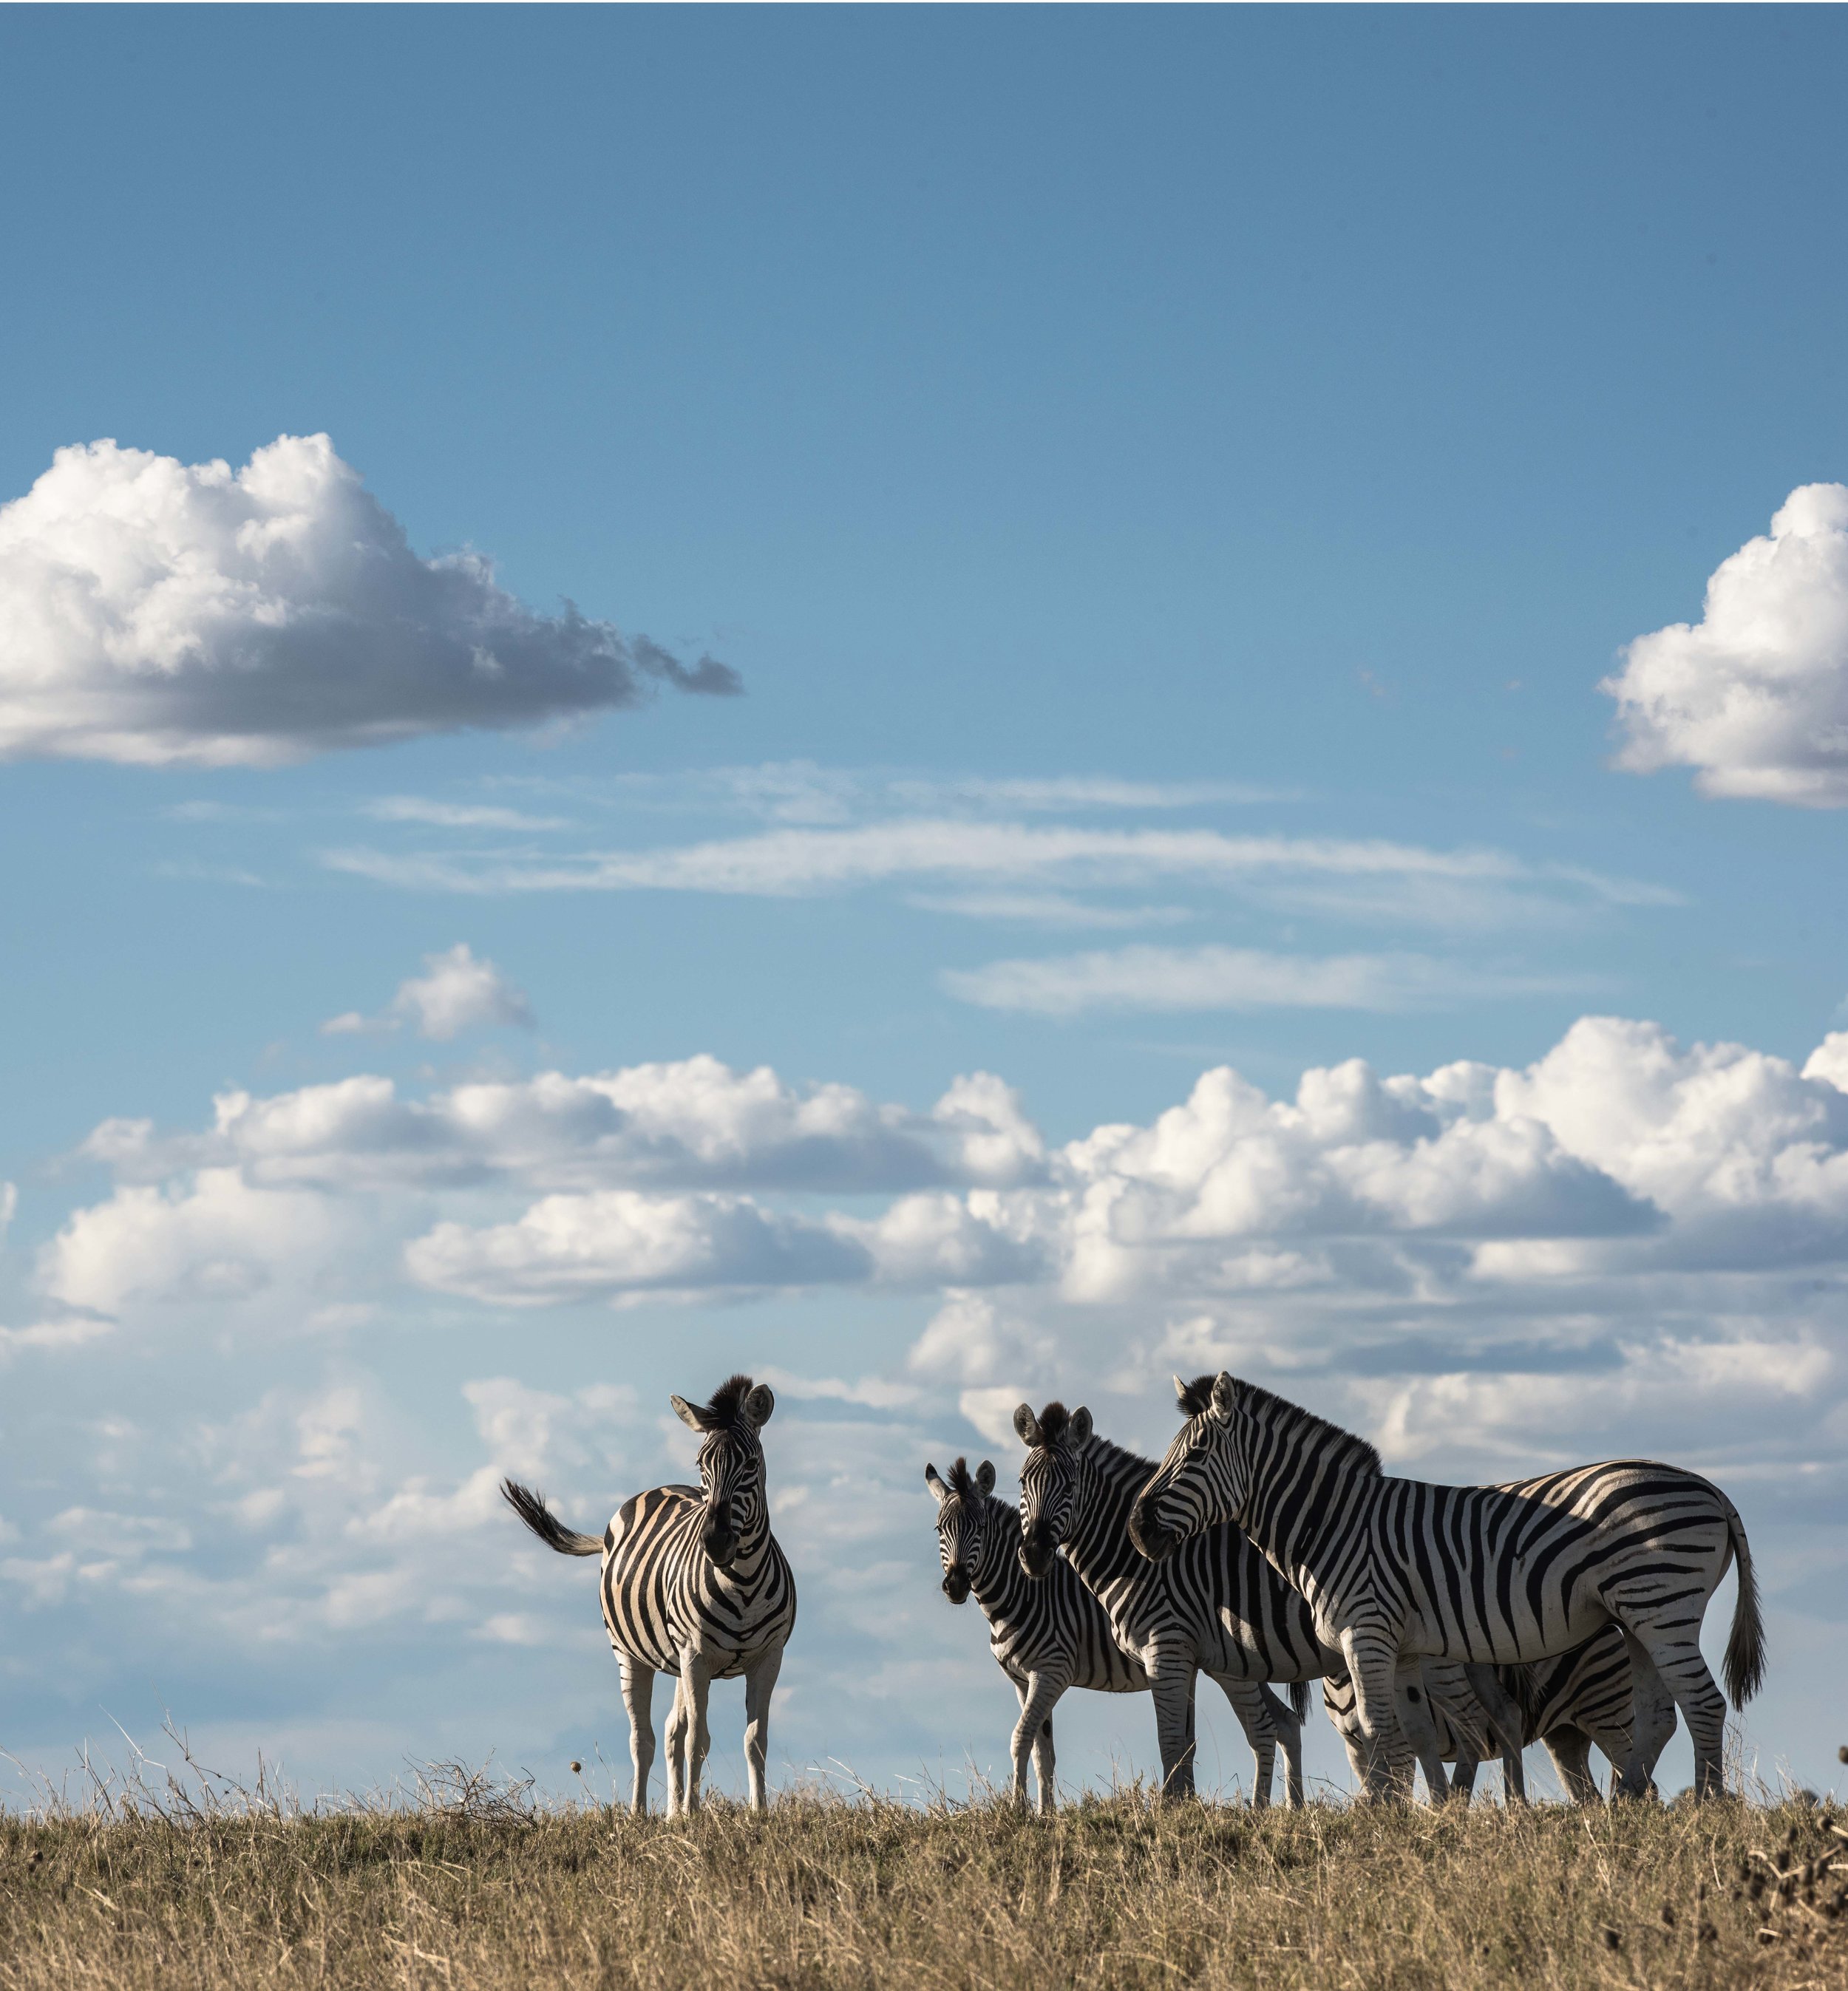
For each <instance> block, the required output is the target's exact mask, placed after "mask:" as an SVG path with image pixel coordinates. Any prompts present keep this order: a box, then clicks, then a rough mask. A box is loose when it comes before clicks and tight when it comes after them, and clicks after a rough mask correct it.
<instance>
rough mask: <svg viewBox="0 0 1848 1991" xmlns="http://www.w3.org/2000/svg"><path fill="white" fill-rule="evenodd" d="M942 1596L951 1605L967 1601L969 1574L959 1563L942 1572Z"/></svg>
mask: <svg viewBox="0 0 1848 1991" xmlns="http://www.w3.org/2000/svg"><path fill="white" fill-rule="evenodd" d="M943 1595H945V1596H946V1597H947V1598H949V1599H950V1602H951V1603H952V1604H967V1602H968V1601H969V1572H968V1571H967V1570H966V1569H965V1568H963V1565H962V1564H960V1563H956V1564H952V1565H951V1567H950V1568H949V1569H947V1570H946V1571H944V1573H943Z"/></svg>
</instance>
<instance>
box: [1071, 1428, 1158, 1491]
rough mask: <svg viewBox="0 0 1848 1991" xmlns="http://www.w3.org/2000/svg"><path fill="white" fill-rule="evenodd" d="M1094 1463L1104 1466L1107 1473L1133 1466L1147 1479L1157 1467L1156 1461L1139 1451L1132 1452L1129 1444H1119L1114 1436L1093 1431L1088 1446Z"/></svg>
mask: <svg viewBox="0 0 1848 1991" xmlns="http://www.w3.org/2000/svg"><path fill="white" fill-rule="evenodd" d="M1086 1449H1087V1450H1088V1451H1089V1453H1090V1455H1091V1459H1092V1462H1093V1464H1095V1465H1099V1466H1100V1467H1102V1468H1103V1471H1104V1472H1105V1473H1106V1475H1107V1474H1108V1473H1110V1472H1111V1471H1112V1469H1114V1468H1118V1467H1127V1468H1133V1469H1134V1470H1135V1471H1136V1472H1138V1473H1140V1474H1141V1475H1142V1477H1143V1478H1144V1479H1147V1477H1148V1476H1149V1475H1150V1474H1151V1472H1154V1469H1155V1461H1154V1459H1152V1458H1144V1457H1143V1456H1142V1455H1141V1452H1131V1451H1130V1448H1129V1447H1128V1446H1127V1445H1119V1444H1118V1443H1117V1441H1116V1440H1115V1439H1114V1438H1105V1437H1103V1435H1101V1434H1100V1433H1099V1432H1096V1431H1093V1432H1092V1434H1091V1442H1090V1444H1089V1446H1088V1447H1087V1448H1086Z"/></svg>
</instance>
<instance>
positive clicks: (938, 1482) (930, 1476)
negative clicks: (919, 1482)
mask: <svg viewBox="0 0 1848 1991" xmlns="http://www.w3.org/2000/svg"><path fill="white" fill-rule="evenodd" d="M924 1484H925V1485H926V1486H928V1487H929V1489H930V1490H931V1492H933V1493H934V1494H936V1496H937V1505H938V1506H939V1507H940V1506H943V1503H944V1502H945V1501H946V1500H947V1499H949V1498H950V1489H949V1488H948V1487H947V1486H945V1485H944V1484H943V1480H942V1479H941V1478H940V1477H939V1474H938V1472H937V1469H936V1467H935V1466H934V1465H927V1466H926V1467H925V1469H924Z"/></svg>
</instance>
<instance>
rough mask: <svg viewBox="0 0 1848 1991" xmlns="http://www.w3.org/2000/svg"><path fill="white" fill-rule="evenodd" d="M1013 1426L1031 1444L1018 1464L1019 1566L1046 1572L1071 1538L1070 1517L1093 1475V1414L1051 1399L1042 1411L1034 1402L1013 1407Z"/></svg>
mask: <svg viewBox="0 0 1848 1991" xmlns="http://www.w3.org/2000/svg"><path fill="white" fill-rule="evenodd" d="M1014 1429H1015V1431H1018V1433H1019V1434H1020V1439H1021V1444H1023V1445H1025V1447H1026V1448H1027V1457H1026V1462H1025V1464H1024V1465H1022V1466H1021V1469H1020V1566H1021V1568H1022V1569H1024V1570H1025V1571H1026V1572H1027V1574H1028V1575H1029V1576H1031V1577H1042V1576H1044V1575H1045V1573H1046V1571H1048V1570H1049V1569H1050V1568H1051V1567H1052V1558H1053V1557H1054V1556H1055V1555H1056V1554H1058V1553H1059V1550H1060V1548H1061V1547H1062V1546H1063V1545H1064V1544H1065V1542H1067V1541H1068V1540H1070V1538H1071V1534H1072V1522H1073V1520H1074V1518H1075V1516H1076V1515H1077V1514H1078V1513H1079V1509H1080V1507H1081V1506H1082V1503H1083V1495H1084V1492H1085V1489H1086V1486H1087V1485H1088V1484H1089V1464H1088V1462H1087V1461H1086V1457H1085V1448H1086V1446H1087V1445H1089V1443H1090V1441H1091V1414H1090V1412H1089V1411H1087V1410H1086V1408H1085V1407H1084V1406H1083V1404H1079V1407H1078V1408H1077V1409H1076V1410H1075V1411H1068V1410H1067V1409H1066V1408H1065V1405H1064V1404H1047V1406H1046V1407H1045V1409H1044V1410H1043V1411H1041V1412H1040V1414H1039V1415H1038V1417H1035V1415H1034V1414H1033V1406H1032V1405H1031V1404H1021V1407H1019V1409H1018V1410H1017V1411H1015V1412H1014Z"/></svg>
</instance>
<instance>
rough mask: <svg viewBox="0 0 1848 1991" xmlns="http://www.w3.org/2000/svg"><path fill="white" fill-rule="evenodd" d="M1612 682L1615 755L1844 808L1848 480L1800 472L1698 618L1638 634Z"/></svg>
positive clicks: (1629, 762)
mask: <svg viewBox="0 0 1848 1991" xmlns="http://www.w3.org/2000/svg"><path fill="white" fill-rule="evenodd" d="M1603 689H1604V690H1605V691H1607V692H1608V693H1610V695H1611V696H1612V697H1613V698H1614V699H1616V700H1617V705H1618V719H1619V721H1620V723H1621V725H1622V727H1623V729H1624V732H1625V740H1624V744H1623V747H1622V749H1621V752H1620V753H1619V754H1618V765H1619V766H1621V767H1628V768H1631V769H1634V770H1635V771H1637V772H1638V773H1639V774H1648V773H1650V772H1652V771H1654V770H1655V769H1657V768H1659V767H1693V768H1694V769H1696V771H1697V780H1698V784H1699V786H1700V788H1701V789H1702V790H1703V791H1704V792H1705V793H1707V794H1708V795H1736V796H1758V797H1761V798H1764V799H1766V800H1768V801H1771V802H1795V803H1801V804H1806V805H1809V806H1812V807H1817V808H1841V807H1843V806H1848V485H1842V484H1805V485H1801V486H1800V487H1799V488H1798V489H1796V490H1795V491H1793V492H1792V493H1791V494H1790V495H1789V497H1788V498H1787V499H1785V502H1784V504H1783V505H1782V509H1780V510H1779V511H1778V513H1777V515H1776V516H1775V517H1774V518H1773V519H1772V520H1771V535H1770V536H1769V537H1768V538H1759V539H1751V540H1748V541H1747V543H1746V544H1745V545H1744V546H1741V548H1740V549H1739V550H1738V552H1737V553H1734V554H1732V555H1731V556H1730V557H1729V558H1727V559H1726V560H1723V561H1721V562H1720V565H1719V567H1717V568H1716V569H1715V570H1714V572H1713V576H1712V577H1711V579H1710V580H1709V581H1708V582H1707V601H1706V604H1705V608H1704V611H1703V615H1702V618H1701V620H1700V621H1699V622H1697V623H1692V624H1690V623H1686V622H1675V623H1671V624H1670V625H1669V627H1668V628H1666V629H1657V630H1655V631H1652V633H1651V634H1649V635H1646V636H1638V638H1636V640H1635V642H1633V643H1631V645H1629V646H1628V648H1627V649H1626V650H1625V652H1624V667H1623V669H1621V671H1619V672H1618V673H1617V674H1616V675H1615V676H1613V677H1611V678H1608V679H1606V680H1605V682H1604V686H1603Z"/></svg>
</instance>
